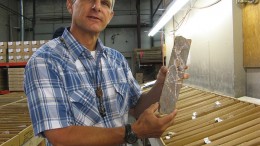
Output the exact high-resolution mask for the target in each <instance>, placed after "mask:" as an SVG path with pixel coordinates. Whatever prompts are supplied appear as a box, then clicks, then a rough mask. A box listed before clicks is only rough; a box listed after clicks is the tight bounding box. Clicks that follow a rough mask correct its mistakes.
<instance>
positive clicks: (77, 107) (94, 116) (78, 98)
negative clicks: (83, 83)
mask: <svg viewBox="0 0 260 146" xmlns="http://www.w3.org/2000/svg"><path fill="white" fill-rule="evenodd" d="M70 102H71V106H72V112H73V115H74V119H75V124H76V125H85V126H95V125H97V124H99V123H100V122H101V120H102V119H101V117H100V115H99V112H98V109H97V103H96V99H95V91H94V90H91V89H79V90H76V91H73V92H72V93H71V94H70Z"/></svg>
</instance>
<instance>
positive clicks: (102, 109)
mask: <svg viewBox="0 0 260 146" xmlns="http://www.w3.org/2000/svg"><path fill="white" fill-rule="evenodd" d="M59 39H60V41H61V42H62V43H63V44H64V46H65V47H66V48H67V49H68V45H67V43H66V41H65V40H64V38H62V37H59ZM96 53H97V54H99V55H98V56H97V59H96V79H94V81H95V85H96V90H95V92H96V96H97V98H98V99H99V105H98V111H99V114H100V115H101V117H103V118H104V117H105V116H106V109H105V106H104V103H103V90H102V88H101V83H102V79H103V77H102V62H101V56H102V54H103V53H102V52H100V53H98V52H96ZM79 60H80V59H79ZM80 62H81V63H82V61H81V60H80ZM82 65H83V66H84V64H83V63H82ZM84 68H85V70H86V71H87V69H86V67H85V66H84ZM98 71H100V75H101V81H100V82H98Z"/></svg>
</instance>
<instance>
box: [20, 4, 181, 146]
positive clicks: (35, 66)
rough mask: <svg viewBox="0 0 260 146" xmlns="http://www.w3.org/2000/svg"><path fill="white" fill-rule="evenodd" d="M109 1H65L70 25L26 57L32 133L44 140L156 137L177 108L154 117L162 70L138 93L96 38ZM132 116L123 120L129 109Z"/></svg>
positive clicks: (123, 65)
mask: <svg viewBox="0 0 260 146" xmlns="http://www.w3.org/2000/svg"><path fill="white" fill-rule="evenodd" d="M113 5H114V0H67V9H68V11H69V12H70V14H71V15H72V23H71V27H70V30H67V29H65V30H64V33H63V35H62V36H61V37H59V38H56V39H53V40H51V41H49V42H48V43H46V44H45V45H44V46H42V47H41V48H40V49H39V50H38V51H37V52H36V53H35V54H33V56H32V57H31V59H30V60H29V61H28V64H27V66H26V70H25V85H24V87H25V93H26V95H27V97H28V104H29V110H30V115H31V119H32V123H33V127H34V132H35V134H36V135H40V136H44V137H46V138H47V140H48V142H47V143H48V145H57V146H63V145H64V146H65V145H75V146H87V145H89V146H95V145H104V146H109V145H121V144H124V143H130V144H131V143H134V142H136V140H137V138H150V137H160V136H161V134H162V133H163V132H164V131H165V129H166V128H167V127H169V126H170V125H171V124H172V122H173V119H174V117H175V115H176V111H174V112H173V113H171V114H169V115H166V116H164V117H159V116H157V115H156V114H155V111H156V110H157V109H158V107H159V104H158V103H157V102H158V100H159V97H160V94H161V90H162V86H163V82H164V79H165V75H166V72H167V69H166V68H165V67H162V68H161V70H160V71H159V73H158V75H157V81H156V83H155V85H154V87H153V88H152V89H151V90H150V91H149V92H148V93H142V94H141V91H140V87H139V85H138V84H137V82H136V81H135V79H134V78H133V76H132V73H131V71H130V68H129V66H128V64H127V61H126V59H125V58H124V57H123V55H121V54H120V53H119V52H118V51H116V50H114V49H111V48H108V47H106V46H104V45H103V44H102V42H101V41H100V40H99V39H98V36H99V33H100V32H101V31H102V30H104V29H105V27H106V26H107V24H108V23H109V22H110V20H111V19H112V17H113V14H114V13H113ZM129 109H131V113H132V114H133V116H134V117H136V118H137V121H136V122H134V123H133V124H132V125H130V124H128V123H127V121H128V119H127V118H128V112H129Z"/></svg>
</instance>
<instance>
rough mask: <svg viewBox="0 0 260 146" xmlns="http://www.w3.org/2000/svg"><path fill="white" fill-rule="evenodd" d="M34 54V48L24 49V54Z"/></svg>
mask: <svg viewBox="0 0 260 146" xmlns="http://www.w3.org/2000/svg"><path fill="white" fill-rule="evenodd" d="M31 53H32V48H31V47H24V48H23V49H22V54H31Z"/></svg>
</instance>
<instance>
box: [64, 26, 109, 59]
mask: <svg viewBox="0 0 260 146" xmlns="http://www.w3.org/2000/svg"><path fill="white" fill-rule="evenodd" d="M62 38H63V39H64V40H65V42H66V45H67V47H68V48H67V49H68V50H69V52H70V53H71V55H72V57H73V59H74V60H75V61H76V60H77V59H78V58H79V57H80V56H81V55H82V53H83V52H86V57H92V56H91V53H90V51H89V50H88V49H87V48H86V47H84V46H83V45H81V44H80V43H79V42H78V41H77V40H76V39H75V38H74V37H73V35H72V34H71V33H70V32H69V31H68V30H67V29H65V30H64V32H63V34H62ZM96 50H97V52H100V51H101V52H102V55H103V56H104V57H105V58H106V57H107V49H106V47H105V46H104V45H103V43H102V41H101V40H100V39H99V38H98V40H97V45H96Z"/></svg>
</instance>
